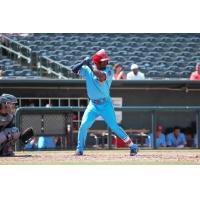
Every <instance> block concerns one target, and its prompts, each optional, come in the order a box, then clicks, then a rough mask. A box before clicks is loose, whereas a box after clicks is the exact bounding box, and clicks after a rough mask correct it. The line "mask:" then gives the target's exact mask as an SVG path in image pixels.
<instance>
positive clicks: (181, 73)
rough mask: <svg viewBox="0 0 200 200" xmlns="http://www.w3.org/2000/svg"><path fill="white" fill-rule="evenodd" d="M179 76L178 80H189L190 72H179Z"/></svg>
mask: <svg viewBox="0 0 200 200" xmlns="http://www.w3.org/2000/svg"><path fill="white" fill-rule="evenodd" d="M179 74H180V78H189V77H190V74H191V71H186V70H184V71H182V72H179Z"/></svg>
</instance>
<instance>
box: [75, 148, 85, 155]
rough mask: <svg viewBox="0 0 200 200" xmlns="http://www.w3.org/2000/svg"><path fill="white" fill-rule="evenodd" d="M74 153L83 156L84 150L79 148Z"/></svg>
mask: <svg viewBox="0 0 200 200" xmlns="http://www.w3.org/2000/svg"><path fill="white" fill-rule="evenodd" d="M74 155H75V156H82V155H83V152H82V151H80V150H78V149H77V150H76V152H75V154H74Z"/></svg>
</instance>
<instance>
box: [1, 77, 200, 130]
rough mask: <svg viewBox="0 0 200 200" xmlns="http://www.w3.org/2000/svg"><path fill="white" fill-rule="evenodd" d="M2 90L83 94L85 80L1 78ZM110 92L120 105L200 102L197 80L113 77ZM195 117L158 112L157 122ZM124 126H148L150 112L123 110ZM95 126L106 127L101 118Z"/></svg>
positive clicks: (29, 93)
mask: <svg viewBox="0 0 200 200" xmlns="http://www.w3.org/2000/svg"><path fill="white" fill-rule="evenodd" d="M0 87H1V93H11V94H14V95H16V96H17V97H18V99H20V98H25V97H26V98H33V97H34V98H42V97H45V98H63V97H66V98H68V97H69V98H72V97H73V98H80V97H81V98H86V97H87V94H86V88H85V81H84V80H0ZM111 96H112V97H120V98H121V100H122V106H199V105H200V81H189V80H144V81H128V80H121V81H113V83H112V87H111ZM192 121H195V113H192V112H183V111H178V112H172V111H170V112H169V111H168V112H167V111H165V112H160V113H159V115H158V123H159V124H162V125H163V126H164V128H166V127H172V126H175V125H178V126H181V127H187V126H190V124H191V122H192ZM122 125H123V127H125V128H126V129H128V128H133V129H143V128H145V129H150V128H151V113H150V112H133V113H130V112H128V113H123V114H122ZM94 128H106V125H105V124H104V122H102V121H98V122H96V123H95V124H94Z"/></svg>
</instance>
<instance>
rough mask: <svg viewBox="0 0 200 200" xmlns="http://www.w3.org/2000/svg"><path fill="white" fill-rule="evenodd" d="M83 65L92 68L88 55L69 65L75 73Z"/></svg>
mask: <svg viewBox="0 0 200 200" xmlns="http://www.w3.org/2000/svg"><path fill="white" fill-rule="evenodd" d="M83 65H87V66H88V67H89V68H90V69H91V70H92V64H91V60H90V58H89V57H86V58H85V59H84V60H83V61H81V62H80V63H77V64H75V65H73V66H72V67H71V69H72V72H74V73H75V74H78V73H79V71H80V70H81V68H82V66H83Z"/></svg>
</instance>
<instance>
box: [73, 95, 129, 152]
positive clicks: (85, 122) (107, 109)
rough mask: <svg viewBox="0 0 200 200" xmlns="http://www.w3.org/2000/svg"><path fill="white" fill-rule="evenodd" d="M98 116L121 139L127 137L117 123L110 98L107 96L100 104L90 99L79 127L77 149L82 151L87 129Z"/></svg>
mask: <svg viewBox="0 0 200 200" xmlns="http://www.w3.org/2000/svg"><path fill="white" fill-rule="evenodd" d="M99 116H102V117H103V119H104V120H105V122H106V123H107V125H108V126H109V127H110V129H111V130H112V131H113V132H114V133H116V134H117V135H118V136H119V137H120V138H121V139H122V140H125V139H126V138H127V137H128V135H127V134H126V133H125V131H124V130H123V129H122V128H121V127H120V126H119V125H118V124H117V121H116V117H115V113H114V108H113V104H112V100H111V98H107V99H106V101H105V102H103V103H101V104H96V103H94V102H93V101H92V100H90V102H89V105H88V106H87V108H86V110H85V112H84V115H83V118H82V122H81V125H80V128H79V132H78V144H77V150H79V151H82V152H83V150H84V146H85V141H86V137H87V132H88V129H89V128H90V127H91V126H92V124H93V123H94V121H95V119H96V118H97V117H99Z"/></svg>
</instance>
